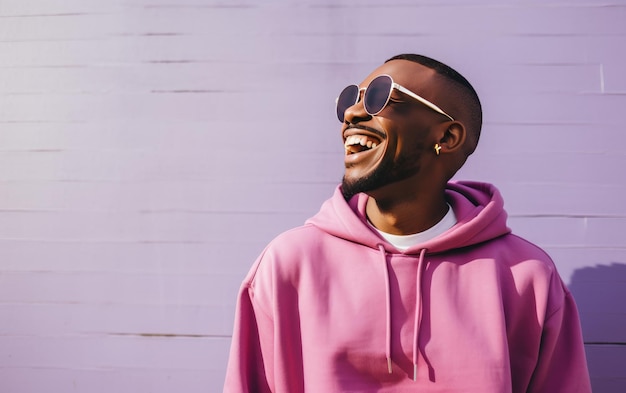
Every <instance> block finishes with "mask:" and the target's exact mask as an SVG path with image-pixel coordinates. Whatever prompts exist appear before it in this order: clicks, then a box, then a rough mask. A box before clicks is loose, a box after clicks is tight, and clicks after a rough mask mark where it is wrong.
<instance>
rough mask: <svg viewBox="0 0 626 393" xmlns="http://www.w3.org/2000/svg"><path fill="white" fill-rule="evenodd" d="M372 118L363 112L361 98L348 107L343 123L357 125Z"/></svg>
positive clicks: (363, 107)
mask: <svg viewBox="0 0 626 393" xmlns="http://www.w3.org/2000/svg"><path fill="white" fill-rule="evenodd" d="M371 117H372V116H371V115H370V114H369V113H367V111H365V106H363V99H362V97H360V98H359V100H358V101H357V102H356V104H354V105H352V106H350V107H348V108H347V109H346V111H345V112H344V117H343V121H344V122H345V123H353V124H354V123H358V122H359V121H364V120H369V119H370V118H371Z"/></svg>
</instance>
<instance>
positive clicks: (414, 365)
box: [413, 363, 417, 381]
mask: <svg viewBox="0 0 626 393" xmlns="http://www.w3.org/2000/svg"><path fill="white" fill-rule="evenodd" d="M413 381H417V364H415V363H413Z"/></svg>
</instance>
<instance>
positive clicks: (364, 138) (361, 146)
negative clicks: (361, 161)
mask: <svg viewBox="0 0 626 393" xmlns="http://www.w3.org/2000/svg"><path fill="white" fill-rule="evenodd" d="M379 143H380V140H379V139H377V138H374V137H371V136H368V135H361V134H355V135H350V136H349V137H347V138H346V141H345V143H344V147H345V148H346V155H349V154H355V153H361V152H363V151H367V150H371V149H374V148H375V147H376V146H378V144H379Z"/></svg>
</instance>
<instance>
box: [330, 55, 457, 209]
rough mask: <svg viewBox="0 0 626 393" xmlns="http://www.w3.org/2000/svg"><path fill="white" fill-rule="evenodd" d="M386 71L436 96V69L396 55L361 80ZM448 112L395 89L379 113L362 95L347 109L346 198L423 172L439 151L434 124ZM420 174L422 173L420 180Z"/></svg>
mask: <svg viewBox="0 0 626 393" xmlns="http://www.w3.org/2000/svg"><path fill="white" fill-rule="evenodd" d="M381 74H388V75H390V76H391V77H392V78H393V79H394V81H395V82H396V83H398V84H400V85H402V86H404V87H406V88H407V89H409V90H411V91H413V92H415V93H417V94H419V95H421V96H422V97H424V98H426V99H429V100H432V101H434V102H436V97H437V94H436V92H437V86H436V84H437V83H436V78H434V75H435V72H434V71H433V70H431V69H429V68H427V67H424V66H422V65H420V64H417V63H414V62H410V61H407V60H393V61H390V62H388V63H385V64H383V65H382V66H380V67H378V68H377V69H376V70H374V72H372V73H371V74H370V75H369V76H368V77H367V78H366V79H365V80H364V81H363V82H362V83H361V84H360V86H359V87H360V88H364V87H367V85H368V84H369V82H370V81H371V80H372V79H374V78H375V77H377V76H379V75H381ZM445 120H446V118H445V117H444V116H442V115H441V114H438V113H436V112H434V111H433V110H431V109H430V108H428V107H426V106H425V105H423V104H421V103H419V102H417V101H416V100H414V99H413V98H411V97H408V96H406V95H405V94H403V93H401V92H399V91H397V90H396V89H394V90H393V92H392V94H391V98H390V100H389V103H388V104H387V106H386V107H385V109H383V110H382V111H381V112H380V113H379V114H377V115H376V116H371V115H369V114H368V113H367V112H366V111H365V109H364V108H363V102H362V100H360V101H359V102H358V103H357V104H356V105H353V106H352V107H350V108H348V109H347V110H346V112H345V122H344V124H343V127H342V136H343V142H344V145H345V147H346V155H345V159H344V164H345V173H344V177H343V182H342V191H343V194H344V197H346V199H349V198H351V197H352V196H353V195H355V194H357V193H359V192H365V193H368V192H370V191H374V190H378V189H380V188H382V187H384V186H387V185H389V184H393V183H396V182H398V181H401V180H405V179H408V178H411V177H419V175H420V171H421V170H422V168H423V165H424V161H425V158H428V157H429V156H432V155H433V150H432V149H433V147H434V144H435V143H437V141H436V139H434V136H433V135H432V132H431V130H432V127H433V126H437V125H439V124H441V123H442V122H443V121H445ZM418 180H419V179H416V181H418Z"/></svg>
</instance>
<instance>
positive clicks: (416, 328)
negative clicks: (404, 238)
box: [413, 248, 426, 381]
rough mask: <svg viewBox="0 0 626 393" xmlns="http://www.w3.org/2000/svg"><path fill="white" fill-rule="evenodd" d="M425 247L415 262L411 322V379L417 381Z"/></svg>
mask: <svg viewBox="0 0 626 393" xmlns="http://www.w3.org/2000/svg"><path fill="white" fill-rule="evenodd" d="M425 254H426V249H425V248H422V250H421V251H420V257H419V261H418V263H417V277H416V279H415V322H414V324H413V380H414V381H417V356H418V352H419V334H420V325H421V324H422V275H423V273H424V266H425V264H424V255H425Z"/></svg>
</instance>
